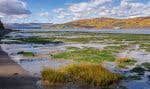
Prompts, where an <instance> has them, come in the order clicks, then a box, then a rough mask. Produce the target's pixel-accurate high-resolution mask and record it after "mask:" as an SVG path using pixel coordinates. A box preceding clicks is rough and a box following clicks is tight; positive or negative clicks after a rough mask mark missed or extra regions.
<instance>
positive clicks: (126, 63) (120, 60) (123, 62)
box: [115, 58, 137, 68]
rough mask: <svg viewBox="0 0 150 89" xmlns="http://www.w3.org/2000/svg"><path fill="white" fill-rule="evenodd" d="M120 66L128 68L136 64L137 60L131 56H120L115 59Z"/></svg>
mask: <svg viewBox="0 0 150 89" xmlns="http://www.w3.org/2000/svg"><path fill="white" fill-rule="evenodd" d="M115 62H116V64H117V66H118V67H119V68H127V66H132V65H134V64H135V63H136V62H137V61H136V60H132V59H129V58H118V59H116V60H115Z"/></svg>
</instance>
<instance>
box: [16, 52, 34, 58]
mask: <svg viewBox="0 0 150 89" xmlns="http://www.w3.org/2000/svg"><path fill="white" fill-rule="evenodd" d="M17 54H19V55H23V56H25V57H33V56H34V53H32V52H24V51H21V52H18V53H17Z"/></svg>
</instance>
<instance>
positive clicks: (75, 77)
mask: <svg viewBox="0 0 150 89" xmlns="http://www.w3.org/2000/svg"><path fill="white" fill-rule="evenodd" d="M42 78H43V80H47V81H49V83H50V84H51V83H52V84H55V83H56V84H57V83H68V82H73V83H75V84H83V85H85V84H87V85H94V86H107V85H111V84H113V83H117V82H118V81H119V80H120V79H121V76H120V75H119V74H115V73H112V72H110V71H108V70H107V69H105V68H103V67H102V66H101V65H96V64H87V63H81V64H72V65H69V66H67V67H65V68H61V69H59V70H53V69H44V70H43V71H42Z"/></svg>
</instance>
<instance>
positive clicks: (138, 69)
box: [131, 66, 145, 74]
mask: <svg viewBox="0 0 150 89" xmlns="http://www.w3.org/2000/svg"><path fill="white" fill-rule="evenodd" d="M131 72H135V73H138V74H144V72H145V69H144V68H142V67H140V66H138V67H135V68H133V69H132V70H131Z"/></svg>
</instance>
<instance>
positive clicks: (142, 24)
mask: <svg viewBox="0 0 150 89" xmlns="http://www.w3.org/2000/svg"><path fill="white" fill-rule="evenodd" d="M43 28H55V29H70V28H72V29H77V28H96V29H101V28H150V17H136V18H128V19H115V18H104V17H103V18H94V19H83V20H76V21H72V22H67V23H64V24H55V25H49V26H43Z"/></svg>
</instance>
